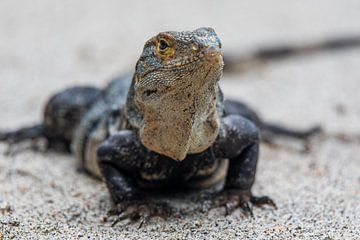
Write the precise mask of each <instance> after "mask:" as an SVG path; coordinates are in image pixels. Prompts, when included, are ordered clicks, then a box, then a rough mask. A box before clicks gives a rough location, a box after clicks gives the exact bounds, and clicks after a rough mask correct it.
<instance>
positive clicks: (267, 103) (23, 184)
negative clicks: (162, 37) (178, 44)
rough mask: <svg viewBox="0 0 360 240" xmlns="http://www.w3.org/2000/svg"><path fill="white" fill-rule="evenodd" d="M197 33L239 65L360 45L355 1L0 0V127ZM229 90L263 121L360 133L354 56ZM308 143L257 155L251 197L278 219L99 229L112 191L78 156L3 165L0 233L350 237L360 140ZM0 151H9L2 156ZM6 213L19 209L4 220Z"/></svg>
mask: <svg viewBox="0 0 360 240" xmlns="http://www.w3.org/2000/svg"><path fill="white" fill-rule="evenodd" d="M202 26H210V27H213V28H214V29H215V31H216V32H217V34H218V35H219V37H220V38H221V40H222V45H223V49H224V52H225V54H227V53H231V54H233V55H235V56H236V55H239V56H241V55H242V54H248V53H251V52H253V51H256V50H257V49H259V48H260V47H264V46H265V47H266V46H274V45H275V46H278V45H280V46H281V45H282V44H303V43H311V42H314V41H321V40H324V39H329V38H334V37H341V36H351V35H358V36H359V34H360V1H359V0H346V1H344V0H317V1H312V0H298V1H288V0H273V1H261V0H241V1H239V0H237V1H235V0H234V1H229V0H227V1H226V0H225V1H219V0H206V1H205V0H203V1H195V0H181V1H161V0H152V1H134V0H133V1H131V0H128V1H119V0H104V1H96V0H48V1H44V0H32V1H20V0H1V1H0V110H1V112H0V129H11V128H16V127H18V126H20V125H21V126H22V125H30V124H33V123H35V122H38V121H40V120H41V118H42V110H43V107H44V105H45V103H46V101H47V99H48V98H49V97H50V96H51V95H52V94H54V93H56V92H58V91H59V90H62V89H64V88H66V87H69V86H74V85H96V86H99V87H102V86H105V85H106V83H107V82H108V81H109V80H110V79H111V78H112V77H114V76H116V75H118V74H124V73H127V72H129V71H133V69H134V66H135V63H136V60H137V58H138V57H139V56H140V53H141V51H142V47H143V44H144V43H145V41H146V40H148V39H149V38H150V37H152V36H154V35H156V34H157V33H158V32H160V31H167V30H175V31H181V30H193V29H195V28H198V27H202ZM221 85H222V87H223V90H224V92H225V94H226V96H228V97H233V98H237V99H241V100H243V101H245V102H247V103H248V104H250V105H251V106H253V107H254V108H255V109H257V110H258V111H259V112H260V113H261V115H262V116H263V117H264V118H265V119H267V120H269V121H275V122H280V123H285V124H287V125H288V126H294V127H304V128H305V127H308V126H311V125H314V124H321V125H322V126H323V127H325V129H326V132H327V133H342V134H349V135H351V134H359V132H360V121H359V118H360V94H359V92H360V49H359V48H358V49H348V50H344V51H337V52H327V53H322V54H316V55H310V56H301V57H296V58H291V59H287V60H284V61H279V62H276V63H270V64H268V65H265V66H263V67H261V68H258V69H255V70H254V71H248V72H245V73H242V74H225V75H224V77H223V78H222V80H221ZM310 145H311V146H312V151H311V153H309V154H302V153H299V152H296V151H295V152H294V151H291V150H288V149H284V148H279V149H272V148H270V147H268V146H266V145H265V146H263V147H262V155H261V159H260V163H259V170H258V173H257V181H256V184H255V188H254V191H255V192H256V193H260V194H265V195H269V196H271V197H273V198H274V199H275V200H276V202H277V204H278V207H279V210H277V211H272V210H269V209H267V210H263V209H256V210H255V216H256V217H257V218H256V219H255V220H249V219H247V218H244V216H243V215H242V214H241V213H236V214H233V215H232V216H228V217H226V218H225V217H223V215H221V214H218V212H215V216H216V217H212V216H213V215H210V217H205V216H203V215H199V214H198V215H196V214H195V215H194V216H191V217H188V218H186V219H185V220H184V221H183V220H181V221H178V220H176V219H175V220H174V219H172V220H169V221H158V222H157V224H158V225H155V224H154V223H153V224H150V225H149V227H145V228H144V229H143V230H142V231H138V230H137V228H136V227H137V226H132V225H131V226H130V228H127V229H126V230H124V229H123V230H121V231H118V229H116V228H109V227H106V226H104V223H103V222H102V221H101V219H102V216H104V214H105V213H106V212H107V210H108V209H109V196H108V195H107V191H106V189H105V187H104V186H103V184H102V183H99V182H97V181H94V180H92V179H90V178H89V177H88V176H86V175H81V174H79V173H77V172H76V170H75V169H76V166H75V162H74V161H73V159H72V158H71V157H69V156H63V155H59V154H48V155H42V154H38V153H33V152H31V151H28V152H25V153H24V154H20V155H17V156H15V157H13V158H10V157H5V156H0V182H1V184H0V225H1V224H2V225H3V226H5V228H4V229H7V230H6V231H8V232H10V234H12V236H15V237H16V236H20V235H19V234H25V235H26V236H27V237H30V236H32V237H38V236H46V237H45V238H48V237H49V234H53V235H52V236H53V237H54V236H61V235H62V234H65V235H62V236H63V238H62V239H64V238H70V236H72V237H73V238H74V239H76V238H79V237H81V236H86V235H87V234H88V235H89V236H92V237H94V236H98V237H100V236H102V237H104V238H106V237H114V236H116V234H123V235H121V236H122V237H128V236H130V237H131V236H132V237H134V236H135V235H136V236H137V237H143V238H147V237H149V236H153V237H157V238H159V237H160V236H162V237H173V236H174V233H176V234H178V239H189V238H188V237H189V236H191V234H194V232H195V233H198V234H200V235H199V236H202V237H203V239H204V238H208V237H209V236H212V237H214V238H215V239H219V238H220V239H229V238H235V237H236V236H237V237H239V236H242V237H243V238H246V237H249V238H251V239H255V237H256V236H259V234H262V236H263V237H264V238H262V239H268V236H269V234H274V235H273V236H283V237H284V236H285V237H284V238H285V239H290V238H295V237H299V236H300V238H301V236H302V237H304V238H301V239H315V237H319V236H321V237H322V238H320V239H344V238H346V237H349V239H350V238H351V239H355V238H356V236H357V237H358V236H359V234H360V233H359V232H358V231H359V228H358V226H359V224H360V222H359V215H360V207H359V206H360V204H359V202H360V199H359V196H360V192H359V189H360V188H359V184H360V181H359V179H360V176H359V172H360V171H359V169H360V165H359V164H360V159H359V156H360V151H359V147H358V142H342V141H339V140H338V139H333V138H323V139H322V140H319V139H318V140H315V142H312V143H311V144H310ZM5 149H6V147H5V145H3V144H1V145H0V151H1V152H3V151H4V150H5ZM45 169H46V171H45ZM3 183H6V184H3ZM4 203H6V204H8V205H9V206H10V209H13V211H10V213H6V214H4V211H2V210H1V209H2V208H1V206H8V205H4ZM105 203H106V204H105ZM1 204H2V205H1ZM6 209H8V208H6ZM217 214H218V215H217ZM8 218H9V219H17V220H12V221H15V223H18V226H17V227H13V225H11V224H12V222H11V221H10V220H6V219H8ZM4 219H5V220H4ZM16 221H18V222H16ZM199 221H201V222H200V223H201V224H199ZM4 222H5V223H4ZM9 223H10V224H9ZM159 226H160V227H159ZM194 226H195V228H194ZM215 226H216V227H215ZM0 227H1V226H0ZM164 229H165V230H164ZM194 229H195V230H194ZM1 231H2V228H0V239H1ZM4 231H5V230H4ZM17 231H18V232H17ZM208 232H211V233H212V235H206V234H207V233H208ZM66 234H68V235H66ZM114 234H115V235H114ZM161 234H163V235H161ZM186 234H190V235H186ZM64 236H66V237H64ZM329 236H330V237H334V238H325V237H329ZM344 236H345V237H344ZM353 237H355V238H353ZM273 239H278V238H273Z"/></svg>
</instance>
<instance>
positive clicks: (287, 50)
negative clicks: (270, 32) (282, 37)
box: [224, 35, 360, 73]
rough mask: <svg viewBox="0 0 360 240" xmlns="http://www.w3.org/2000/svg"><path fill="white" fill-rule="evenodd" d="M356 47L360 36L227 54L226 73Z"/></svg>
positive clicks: (359, 41) (359, 43) (225, 57)
mask: <svg viewBox="0 0 360 240" xmlns="http://www.w3.org/2000/svg"><path fill="white" fill-rule="evenodd" d="M355 47H360V35H357V36H356V35H355V36H348V37H339V38H333V39H328V40H324V41H318V42H314V43H308V44H303V45H282V46H275V47H267V48H260V50H258V51H255V52H253V53H250V54H248V55H245V56H241V54H239V55H235V54H226V53H225V54H224V62H225V66H224V72H225V73H235V72H241V71H246V70H251V69H253V68H256V67H258V66H261V65H263V64H266V63H268V62H270V61H277V60H283V59H286V58H290V57H295V56H303V55H310V54H315V53H320V52H328V51H336V50H342V49H349V48H355Z"/></svg>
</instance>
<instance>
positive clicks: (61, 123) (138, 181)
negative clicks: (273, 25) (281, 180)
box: [0, 28, 319, 219]
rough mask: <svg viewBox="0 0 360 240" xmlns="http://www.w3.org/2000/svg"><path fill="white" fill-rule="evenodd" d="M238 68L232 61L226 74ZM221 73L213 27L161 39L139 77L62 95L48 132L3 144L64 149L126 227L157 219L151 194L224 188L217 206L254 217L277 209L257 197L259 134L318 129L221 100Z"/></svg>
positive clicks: (152, 43)
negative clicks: (97, 183)
mask: <svg viewBox="0 0 360 240" xmlns="http://www.w3.org/2000/svg"><path fill="white" fill-rule="evenodd" d="M289 49H291V48H289ZM289 51H290V50H289ZM265 52H266V51H265ZM284 52H286V51H283V50H282V49H278V50H277V51H274V52H271V51H270V55H271V54H273V55H274V56H275V57H278V55H279V53H284ZM268 53H269V52H268ZM276 53H278V54H276ZM268 55H269V54H268ZM285 55H286V54H285ZM261 56H267V55H266V54H265V55H264V54H263V55H261V54H258V57H257V58H254V59H258V60H259V59H260V60H264V59H265V60H266V59H267V58H266V57H261ZM280 56H284V54H280ZM238 62H239V61H238ZM234 65H236V62H234V61H232V62H231V61H230V60H229V66H228V67H231V66H234ZM223 67H224V63H223V57H222V51H221V42H220V39H219V37H218V36H217V35H216V33H215V31H214V30H213V29H212V28H199V29H196V30H194V31H182V32H175V31H168V32H161V33H159V34H158V35H156V36H154V37H152V38H151V39H150V40H148V41H147V42H146V43H145V46H144V49H143V52H142V54H141V56H140V58H139V60H138V61H137V64H136V68H135V73H134V74H133V76H130V75H126V76H121V77H118V78H116V79H114V80H112V81H111V82H110V83H109V85H108V86H106V87H105V88H104V89H98V88H94V87H88V86H85V87H72V88H68V89H66V90H64V91H61V92H60V93H57V94H55V95H54V96H53V97H51V98H50V100H49V101H48V103H47V104H46V107H45V111H44V119H43V122H42V123H40V124H38V125H35V126H32V127H25V128H21V129H19V130H16V131H11V132H1V133H0V141H4V142H8V143H18V142H20V141H23V140H27V139H39V138H43V139H46V140H47V142H48V146H49V147H50V148H55V147H58V146H65V148H66V149H67V150H68V151H71V152H72V153H73V154H74V155H75V156H76V158H77V160H78V163H79V166H80V167H81V168H82V169H84V170H85V171H86V172H88V173H90V174H91V175H93V176H95V177H98V178H101V179H103V180H104V181H105V183H106V184H107V187H108V189H109V192H110V195H111V198H112V200H113V202H114V203H115V204H117V205H118V206H120V207H119V209H120V210H119V211H120V212H121V214H120V218H121V219H123V218H138V217H144V216H147V217H148V216H151V215H153V214H156V213H159V212H161V210H159V209H160V208H161V207H159V205H156V204H150V203H149V202H148V198H147V196H148V194H149V192H148V189H159V190H161V189H169V188H175V189H177V188H182V189H183V188H210V187H212V186H214V185H216V184H219V183H221V182H224V186H223V189H222V190H221V191H220V192H219V193H217V194H216V197H214V198H213V199H214V200H213V201H212V206H226V208H227V210H228V211H229V212H231V211H232V210H234V209H236V208H238V207H239V208H242V209H243V210H244V211H245V212H247V213H249V214H252V206H253V205H255V206H259V205H270V206H273V207H276V205H275V203H274V201H273V200H271V198H269V197H267V196H261V197H258V196H254V195H253V194H252V192H251V188H252V185H253V183H254V180H255V172H256V165H257V160H258V156H259V143H260V139H261V133H262V132H270V133H274V134H275V135H276V134H280V135H281V134H283V135H287V136H291V137H295V138H300V139H306V138H308V137H309V136H311V135H312V134H314V133H316V132H318V130H319V129H318V128H316V127H315V128H311V129H308V130H304V131H298V130H291V129H288V128H285V127H281V126H279V125H276V124H268V123H266V122H264V121H262V120H261V118H259V116H258V115H257V114H256V113H255V111H253V110H252V109H251V108H249V107H248V106H247V105H245V104H243V103H241V102H238V101H234V100H224V96H223V93H222V91H221V89H220V87H219V83H218V82H219V80H220V78H221V76H222V73H223Z"/></svg>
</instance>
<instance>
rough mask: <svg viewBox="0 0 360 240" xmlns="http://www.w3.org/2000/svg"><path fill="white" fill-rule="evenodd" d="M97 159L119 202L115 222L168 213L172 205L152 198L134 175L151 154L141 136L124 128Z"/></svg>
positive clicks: (115, 212)
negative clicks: (143, 143)
mask: <svg viewBox="0 0 360 240" xmlns="http://www.w3.org/2000/svg"><path fill="white" fill-rule="evenodd" d="M97 154H98V163H99V167H100V170H101V174H102V177H103V179H104V181H105V183H106V185H107V187H108V189H109V192H110V195H111V198H112V200H113V202H114V203H115V205H116V208H115V209H114V211H112V213H113V214H117V215H118V217H117V219H116V220H115V221H114V223H113V225H114V224H116V223H117V222H119V221H121V220H124V219H127V218H129V219H140V224H142V223H143V222H145V221H146V220H147V219H148V218H149V217H151V216H155V215H157V216H168V215H170V214H171V213H172V209H171V208H170V207H169V206H167V205H166V204H164V203H156V202H153V201H151V200H149V199H148V198H147V196H146V193H145V192H144V191H143V190H141V189H140V188H139V187H138V185H137V182H136V179H135V177H136V176H137V175H138V171H139V169H140V168H141V166H142V165H143V164H144V160H145V159H146V158H147V157H148V156H147V155H148V154H149V151H147V150H146V149H145V147H143V146H142V145H141V143H140V141H139V139H138V136H137V135H136V134H135V133H133V132H132V131H129V130H122V131H119V132H117V133H116V134H114V135H112V136H110V137H109V138H108V139H107V140H106V141H105V142H104V143H103V144H102V145H101V146H100V147H99V149H98V151H97Z"/></svg>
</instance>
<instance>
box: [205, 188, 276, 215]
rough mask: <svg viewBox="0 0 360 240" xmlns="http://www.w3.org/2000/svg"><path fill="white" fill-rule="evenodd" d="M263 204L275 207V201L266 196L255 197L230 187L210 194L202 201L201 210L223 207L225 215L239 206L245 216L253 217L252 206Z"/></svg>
mask: <svg viewBox="0 0 360 240" xmlns="http://www.w3.org/2000/svg"><path fill="white" fill-rule="evenodd" d="M264 205H269V206H271V207H273V208H275V209H277V207H276V204H275V202H274V201H273V200H272V199H271V198H269V197H267V196H261V197H256V196H253V195H252V194H251V193H249V192H248V191H241V190H236V189H231V190H223V191H221V192H220V193H216V194H214V195H212V196H210V198H208V199H207V200H205V201H204V202H203V211H208V210H210V209H213V208H218V207H225V210H226V215H230V214H231V213H232V212H233V211H234V210H236V208H241V209H242V210H243V211H244V213H245V214H246V215H247V216H251V217H254V215H253V212H252V209H253V206H256V207H261V206H264Z"/></svg>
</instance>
